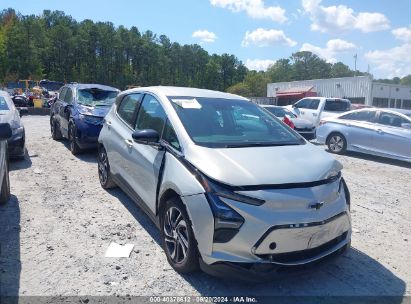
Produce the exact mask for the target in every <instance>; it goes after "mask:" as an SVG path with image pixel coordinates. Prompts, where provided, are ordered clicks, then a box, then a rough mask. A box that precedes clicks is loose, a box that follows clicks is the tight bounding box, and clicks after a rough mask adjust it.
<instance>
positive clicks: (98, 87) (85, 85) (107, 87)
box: [66, 83, 119, 91]
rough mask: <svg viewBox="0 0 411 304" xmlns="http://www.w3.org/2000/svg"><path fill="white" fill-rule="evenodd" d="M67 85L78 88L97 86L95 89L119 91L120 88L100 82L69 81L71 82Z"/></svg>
mask: <svg viewBox="0 0 411 304" xmlns="http://www.w3.org/2000/svg"><path fill="white" fill-rule="evenodd" d="M66 86H68V87H73V88H77V89H92V88H95V89H101V90H106V91H119V89H117V88H114V87H110V86H107V85H103V84H98V83H69V84H66Z"/></svg>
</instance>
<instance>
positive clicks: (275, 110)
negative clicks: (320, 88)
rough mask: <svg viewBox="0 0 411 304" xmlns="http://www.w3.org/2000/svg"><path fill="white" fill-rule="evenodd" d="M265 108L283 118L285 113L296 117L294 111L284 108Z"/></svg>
mask: <svg viewBox="0 0 411 304" xmlns="http://www.w3.org/2000/svg"><path fill="white" fill-rule="evenodd" d="M264 109H266V110H268V111H269V112H270V113H272V114H274V115H275V116H277V117H280V118H283V117H284V116H285V115H288V116H290V117H293V118H294V117H295V115H294V114H293V113H291V112H290V111H288V110H287V109H284V108H274V107H265V108H264Z"/></svg>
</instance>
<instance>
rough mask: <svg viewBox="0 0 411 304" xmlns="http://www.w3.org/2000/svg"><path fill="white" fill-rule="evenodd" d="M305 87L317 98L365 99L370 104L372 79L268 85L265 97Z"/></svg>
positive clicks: (323, 80)
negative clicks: (310, 89) (289, 89)
mask: <svg viewBox="0 0 411 304" xmlns="http://www.w3.org/2000/svg"><path fill="white" fill-rule="evenodd" d="M306 86H312V87H314V90H315V91H316V92H317V95H318V96H324V97H338V98H343V97H346V98H350V97H351V98H365V103H366V104H371V89H372V79H371V77H369V76H358V77H345V78H332V79H313V80H303V81H292V82H278V83H269V84H268V85H267V96H268V97H276V91H281V90H284V89H288V88H294V87H306Z"/></svg>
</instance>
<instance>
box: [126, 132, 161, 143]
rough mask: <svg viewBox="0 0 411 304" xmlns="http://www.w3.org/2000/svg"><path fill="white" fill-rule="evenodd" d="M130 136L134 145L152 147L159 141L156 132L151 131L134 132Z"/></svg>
mask: <svg viewBox="0 0 411 304" xmlns="http://www.w3.org/2000/svg"><path fill="white" fill-rule="evenodd" d="M131 136H132V137H133V140H134V141H135V142H136V143H139V144H143V145H152V146H156V145H157V144H158V141H159V139H160V135H159V134H158V132H157V131H156V130H153V129H144V130H138V131H135V132H134V133H133V134H132V135H131Z"/></svg>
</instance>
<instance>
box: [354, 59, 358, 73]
mask: <svg viewBox="0 0 411 304" xmlns="http://www.w3.org/2000/svg"><path fill="white" fill-rule="evenodd" d="M354 76H357V54H355V55H354Z"/></svg>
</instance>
